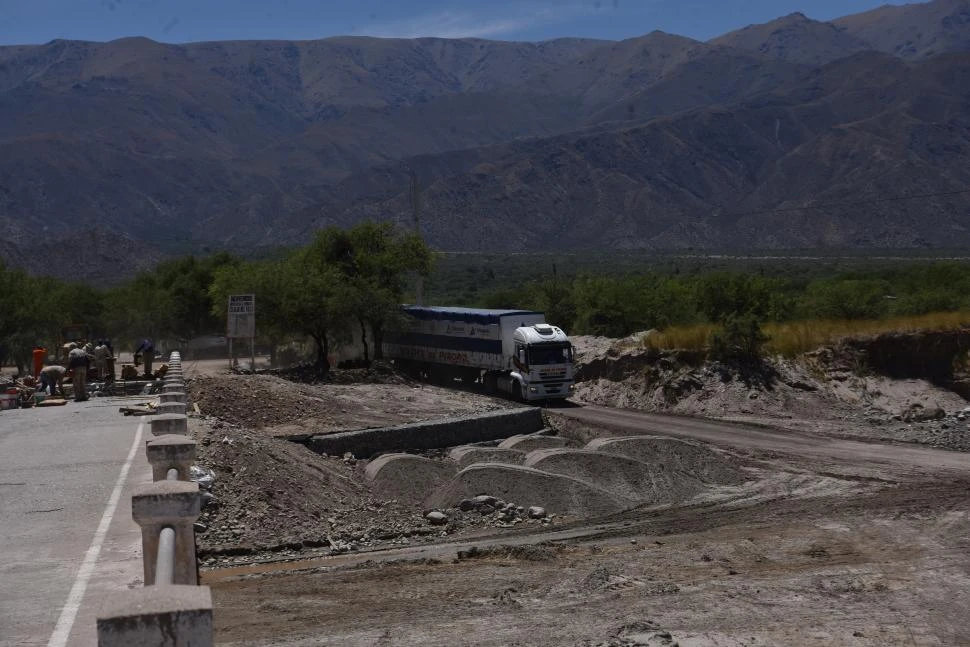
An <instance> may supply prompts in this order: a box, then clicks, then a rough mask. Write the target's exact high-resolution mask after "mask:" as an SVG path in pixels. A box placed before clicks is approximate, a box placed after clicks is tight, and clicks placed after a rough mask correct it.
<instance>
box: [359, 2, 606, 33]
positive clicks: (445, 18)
mask: <svg viewBox="0 0 970 647" xmlns="http://www.w3.org/2000/svg"><path fill="white" fill-rule="evenodd" d="M587 7H588V6H587ZM587 7H584V6H583V5H581V4H578V3H576V4H568V5H565V6H562V5H560V6H559V7H555V8H553V7H551V6H549V5H548V4H544V5H537V4H534V3H528V4H526V3H516V4H514V5H513V4H493V5H492V7H491V8H489V9H488V10H483V11H480V12H473V11H440V12H436V13H428V14H425V15H421V16H415V17H414V18H409V19H407V20H400V21H396V22H389V23H384V24H379V25H373V26H370V27H365V28H362V29H360V30H359V31H358V32H357V33H359V34H364V35H367V36H379V37H383V38H420V37H422V36H435V37H438V38H494V37H496V36H502V35H505V34H514V33H516V32H520V31H523V30H526V29H530V28H532V27H539V26H542V25H549V24H555V23H558V22H562V21H565V20H569V19H571V18H575V17H576V16H577V15H578V14H579V13H583V12H584V11H586V10H587Z"/></svg>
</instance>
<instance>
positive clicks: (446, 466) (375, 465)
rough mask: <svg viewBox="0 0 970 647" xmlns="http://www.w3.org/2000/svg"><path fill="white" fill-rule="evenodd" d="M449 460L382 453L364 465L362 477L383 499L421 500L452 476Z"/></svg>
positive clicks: (453, 471) (452, 464)
mask: <svg viewBox="0 0 970 647" xmlns="http://www.w3.org/2000/svg"><path fill="white" fill-rule="evenodd" d="M456 469H457V466H456V465H455V464H454V463H453V462H451V461H435V460H431V459H430V458H425V457H423V456H415V455H414V454H384V455H383V456H379V457H378V458H376V459H374V460H372V461H371V462H370V463H368V464H367V468H366V469H365V470H364V477H365V478H366V479H367V482H368V483H369V484H370V486H371V488H372V489H373V490H374V491H375V492H378V493H380V494H381V495H382V496H385V497H388V498H391V499H400V500H406V501H421V500H422V499H424V498H425V497H427V496H428V495H429V494H431V492H433V491H434V489H435V488H436V487H438V486H439V485H441V484H442V483H445V482H447V481H448V479H450V478H451V477H453V476H454V475H455V471H456Z"/></svg>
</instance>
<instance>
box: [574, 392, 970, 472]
mask: <svg viewBox="0 0 970 647" xmlns="http://www.w3.org/2000/svg"><path fill="white" fill-rule="evenodd" d="M555 412H556V414H558V415H562V416H566V417H568V418H574V419H576V420H581V421H583V422H584V423H587V424H590V425H596V426H599V427H604V428H607V429H615V430H617V431H619V432H624V433H628V434H630V435H638V434H644V433H649V434H657V435H662V436H674V437H677V438H693V439H694V440H700V441H703V442H706V443H711V444H714V445H720V446H724V447H732V448H735V449H745V450H756V451H758V452H759V453H763V452H779V453H784V454H789V455H792V456H801V457H805V458H825V459H829V460H833V461H837V462H841V463H845V464H850V465H863V464H866V463H888V464H893V465H897V466H906V467H910V468H918V469H920V470H923V471H925V470H931V471H933V470H956V471H962V472H968V471H970V454H968V453H964V452H952V451H946V450H939V449H929V448H925V447H918V446H909V445H902V444H895V445H889V444H881V443H872V442H858V441H853V440H843V439H836V438H831V437H824V436H812V435H809V434H801V433H796V432H791V431H783V430H780V429H775V428H771V427H755V426H751V425H744V424H732V423H725V422H717V421H713V420H704V419H700V418H687V417H681V416H666V415H657V414H650V413H645V412H643V411H632V410H625V409H612V408H609V407H598V406H595V405H585V406H581V407H570V408H562V409H556V410H555Z"/></svg>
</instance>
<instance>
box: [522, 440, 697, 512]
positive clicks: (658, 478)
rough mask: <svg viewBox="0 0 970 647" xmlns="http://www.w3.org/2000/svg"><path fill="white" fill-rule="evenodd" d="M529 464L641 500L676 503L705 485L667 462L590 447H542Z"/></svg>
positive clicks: (527, 462)
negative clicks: (644, 460) (630, 456)
mask: <svg viewBox="0 0 970 647" xmlns="http://www.w3.org/2000/svg"><path fill="white" fill-rule="evenodd" d="M525 465H526V467H534V468H535V469H539V470H542V471H544V472H553V473H555V474H565V475H568V476H572V477H575V478H578V479H581V480H583V481H587V482H588V483H591V484H593V485H595V486H596V487H599V488H602V489H604V490H608V491H609V492H612V493H614V494H616V495H619V496H622V497H625V498H628V499H635V500H637V501H639V502H641V503H673V502H675V501H684V500H686V499H689V498H691V497H692V496H694V495H695V494H697V493H698V492H700V491H701V490H703V489H704V484H703V483H701V482H700V480H698V479H697V478H695V477H694V476H692V475H690V474H688V473H686V472H683V471H680V470H677V469H673V468H671V467H670V466H668V465H666V464H664V463H653V464H647V463H644V462H641V461H638V460H635V459H633V458H628V457H626V456H622V455H620V454H615V453H607V452H598V451H591V450H588V449H540V450H537V451H534V452H530V453H529V455H528V456H526V461H525Z"/></svg>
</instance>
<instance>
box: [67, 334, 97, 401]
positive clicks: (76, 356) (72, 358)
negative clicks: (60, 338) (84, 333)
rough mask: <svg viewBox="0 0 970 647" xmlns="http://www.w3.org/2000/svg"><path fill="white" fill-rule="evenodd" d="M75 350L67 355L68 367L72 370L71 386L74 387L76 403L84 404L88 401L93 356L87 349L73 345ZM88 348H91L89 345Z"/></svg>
mask: <svg viewBox="0 0 970 647" xmlns="http://www.w3.org/2000/svg"><path fill="white" fill-rule="evenodd" d="M71 345H72V346H74V348H72V349H71V352H70V353H68V354H67V360H68V364H67V367H68V368H69V369H71V384H72V386H73V387H74V401H75V402H84V401H85V400H87V399H88V367H89V366H90V365H91V355H89V354H88V352H87V350H86V347H85V348H82V347H80V346H78V345H77V344H71ZM87 346H90V344H88V345H87Z"/></svg>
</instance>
